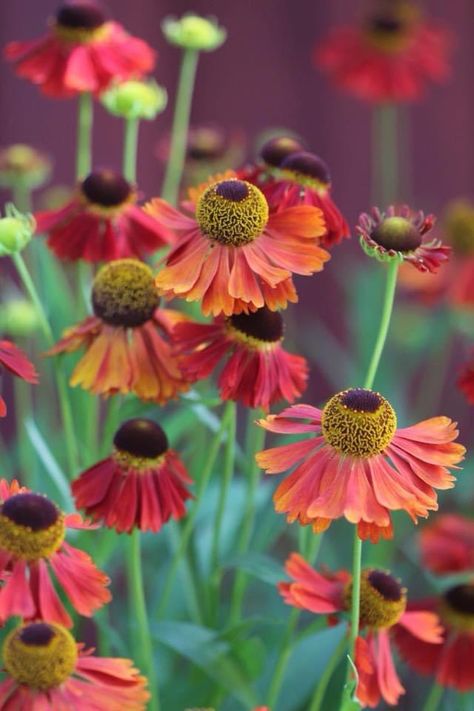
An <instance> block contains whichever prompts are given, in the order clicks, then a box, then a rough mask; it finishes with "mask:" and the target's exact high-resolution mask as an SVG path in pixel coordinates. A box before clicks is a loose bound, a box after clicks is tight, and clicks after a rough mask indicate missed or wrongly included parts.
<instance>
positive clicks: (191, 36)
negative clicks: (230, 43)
mask: <svg viewBox="0 0 474 711" xmlns="http://www.w3.org/2000/svg"><path fill="white" fill-rule="evenodd" d="M161 29H162V30H163V34H164V35H165V37H166V39H167V40H168V42H169V43H170V44H174V45H176V46H177V47H183V49H194V50H198V51H201V52H212V51H213V50H214V49H217V48H218V47H220V46H221V45H222V44H224V42H225V40H226V37H227V32H226V31H225V29H224V28H223V27H219V25H218V24H217V20H216V18H214V17H200V16H199V15H194V14H192V13H190V14H187V15H183V17H182V18H181V19H180V20H178V19H177V18H175V17H165V19H164V20H163V22H162V23H161Z"/></svg>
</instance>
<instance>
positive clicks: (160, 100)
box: [101, 79, 168, 121]
mask: <svg viewBox="0 0 474 711" xmlns="http://www.w3.org/2000/svg"><path fill="white" fill-rule="evenodd" d="M101 102H102V104H103V106H104V107H105V108H106V109H107V111H109V112H110V113H111V114H114V116H121V117H122V118H124V119H147V120H148V121H153V119H155V118H156V116H157V115H158V114H159V113H161V112H162V111H164V110H165V108H166V104H167V102H168V95H167V93H166V89H164V88H163V87H161V86H159V84H157V83H156V82H155V81H154V80H153V79H148V80H147V81H138V80H133V79H132V80H130V81H125V82H123V83H121V84H116V85H115V86H113V87H112V88H111V89H108V90H107V91H105V92H104V93H103V94H102V96H101Z"/></svg>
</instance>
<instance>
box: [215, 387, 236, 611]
mask: <svg viewBox="0 0 474 711" xmlns="http://www.w3.org/2000/svg"><path fill="white" fill-rule="evenodd" d="M225 414H226V415H227V417H226V419H227V441H226V446H225V453H224V466H223V472H222V477H221V487H220V491H219V500H218V502H217V509H216V516H215V519H214V528H213V532H212V544H211V580H210V585H209V587H210V592H211V613H212V614H213V615H214V616H215V615H216V614H217V611H218V607H219V606H218V600H219V588H220V584H221V578H222V570H221V567H220V544H221V537H222V523H223V521H224V512H225V507H226V504H227V498H228V495H229V489H230V483H231V481H232V476H233V474H234V465H235V436H236V429H237V406H236V403H235V402H233V401H232V400H229V402H228V403H227V405H226V408H225Z"/></svg>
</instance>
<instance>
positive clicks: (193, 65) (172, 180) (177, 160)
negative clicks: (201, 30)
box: [162, 49, 199, 205]
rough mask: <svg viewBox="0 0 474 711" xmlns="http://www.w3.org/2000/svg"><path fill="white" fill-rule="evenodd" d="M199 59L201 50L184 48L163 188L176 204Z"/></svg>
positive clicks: (165, 193) (171, 201) (167, 198)
mask: <svg viewBox="0 0 474 711" xmlns="http://www.w3.org/2000/svg"><path fill="white" fill-rule="evenodd" d="M198 59H199V52H197V51H196V50H194V49H185V50H184V52H183V58H182V62H181V71H180V75H179V82H178V89H177V94H176V104H175V109H174V116H173V126H172V129H171V146H170V157H169V160H168V165H167V166H166V173H165V178H164V182H163V189H162V196H163V198H164V199H165V200H167V201H168V202H170V203H172V204H173V205H175V204H176V202H177V199H178V193H179V185H180V182H181V177H182V174H183V168H184V161H185V157H186V140H187V136H188V128H189V117H190V115H191V102H192V98H193V90H194V80H195V77H196V69H197V63H198Z"/></svg>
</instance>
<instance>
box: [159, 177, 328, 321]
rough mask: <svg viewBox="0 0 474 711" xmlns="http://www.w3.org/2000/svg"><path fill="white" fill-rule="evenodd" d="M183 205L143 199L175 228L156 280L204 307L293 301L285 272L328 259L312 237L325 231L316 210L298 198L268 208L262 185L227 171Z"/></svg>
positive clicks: (215, 311) (230, 309) (232, 309)
mask: <svg viewBox="0 0 474 711" xmlns="http://www.w3.org/2000/svg"><path fill="white" fill-rule="evenodd" d="M183 205H184V207H185V208H187V209H191V210H193V211H194V215H192V216H191V215H185V214H183V213H181V212H178V211H177V210H175V209H174V208H173V207H171V206H170V205H168V204H167V203H166V202H165V201H164V200H161V199H159V198H155V199H154V200H152V201H151V202H150V203H148V205H147V206H145V209H146V210H147V211H148V212H149V213H150V214H152V215H154V217H155V218H156V220H157V221H158V222H159V223H160V224H161V226H162V227H163V228H166V229H168V230H170V231H171V232H172V233H175V234H177V235H178V239H177V240H176V241H175V246H174V248H173V249H172V250H171V252H170V254H169V255H168V257H167V258H166V263H165V267H164V269H162V270H161V272H160V273H159V274H158V276H157V278H156V284H157V286H158V288H159V290H160V293H162V294H164V295H165V296H167V297H168V298H171V297H173V296H179V297H181V298H184V299H186V300H187V301H202V310H203V313H204V314H206V315H209V314H212V315H214V316H218V315H219V314H221V313H224V314H225V315H226V316H231V315H232V314H234V313H242V312H245V313H248V312H249V311H255V310H256V309H258V308H261V307H262V306H264V305H266V306H268V307H269V308H270V309H272V310H273V311H275V310H277V309H278V308H285V307H286V306H287V304H288V301H297V296H296V292H295V288H294V286H293V282H292V280H291V275H292V274H303V275H310V274H313V273H314V272H317V271H320V270H321V269H322V268H323V266H324V263H325V262H326V261H327V260H328V259H329V254H328V253H327V252H325V251H324V250H323V249H321V247H319V246H318V243H317V240H316V238H318V237H321V236H322V235H323V234H324V233H325V226H324V220H323V217H322V212H321V210H319V209H318V208H316V207H312V206H310V205H299V206H296V207H290V208H287V209H284V210H281V211H280V212H278V213H275V214H269V207H268V203H267V201H266V199H265V197H264V195H263V194H262V192H261V191H260V190H259V189H258V188H257V187H256V186H255V185H252V184H251V183H248V182H246V181H244V180H238V179H237V178H236V177H235V175H234V174H232V173H230V177H229V178H228V179H224V180H218V181H214V182H211V181H210V184H209V186H204V189H202V190H200V191H199V192H198V193H197V194H196V191H194V195H192V197H191V200H190V201H189V202H187V203H184V204H183ZM169 241H170V242H172V241H173V240H172V239H170V240H169Z"/></svg>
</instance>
